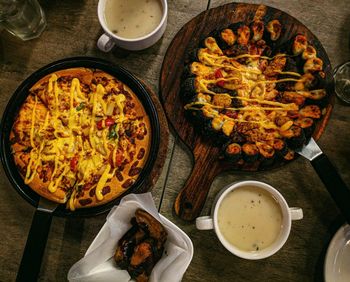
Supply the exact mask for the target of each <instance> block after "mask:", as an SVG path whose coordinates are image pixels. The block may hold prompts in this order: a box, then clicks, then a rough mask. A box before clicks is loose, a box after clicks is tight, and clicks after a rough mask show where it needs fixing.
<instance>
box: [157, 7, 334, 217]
mask: <svg viewBox="0 0 350 282" xmlns="http://www.w3.org/2000/svg"><path fill="white" fill-rule="evenodd" d="M259 7H260V5H257V4H244V3H229V4H226V5H223V6H219V7H217V8H213V9H210V10H207V11H205V12H203V13H201V14H200V15H198V16H197V17H195V18H194V19H192V20H191V21H190V22H188V23H187V24H186V25H184V26H183V27H182V28H181V30H180V31H179V32H178V33H177V34H176V36H175V37H174V39H173V40H172V42H171V44H170V46H169V48H168V50H167V52H166V54H165V58H164V61H163V65H162V70H161V78H160V97H161V99H162V103H163V105H164V108H165V111H166V114H167V117H168V119H169V120H170V123H171V124H172V126H173V127H174V129H175V131H176V132H177V134H178V135H179V137H180V139H181V140H182V142H184V143H185V145H186V146H188V148H189V149H190V150H191V151H192V153H193V158H194V168H193V170H192V172H191V174H190V176H189V178H188V180H187V181H186V183H185V185H184V187H183V189H182V190H181V191H180V192H179V195H178V197H177V198H176V200H175V203H174V209H175V213H176V214H177V215H178V216H180V218H182V219H184V220H188V221H193V220H194V219H195V218H196V217H198V215H199V214H200V212H201V210H202V207H203V205H204V203H205V200H206V196H207V194H208V192H209V189H210V186H211V184H212V181H213V180H214V178H215V177H216V176H217V175H218V174H220V173H222V172H224V171H227V170H247V171H255V170H259V169H260V170H261V167H259V163H258V162H255V163H253V164H245V165H244V166H239V165H233V164H232V163H230V162H227V161H225V160H223V159H222V158H221V159H220V156H221V154H222V152H221V150H219V149H218V148H217V147H215V145H214V144H213V142H212V141H213V140H210V138H204V137H203V136H202V135H201V134H200V133H199V132H198V130H195V126H194V125H193V124H192V123H191V121H190V120H189V119H188V117H186V114H185V110H184V102H183V100H182V99H181V95H180V88H181V83H182V79H181V78H182V73H183V71H184V66H185V65H186V64H188V63H189V62H190V60H189V59H188V57H189V56H190V55H189V54H190V53H191V51H193V50H195V49H196V48H198V47H199V46H200V45H201V44H202V41H203V40H204V39H205V38H206V37H208V36H210V34H211V33H212V32H213V31H214V30H222V29H224V28H226V27H228V26H229V25H230V24H232V23H237V22H244V23H245V24H246V25H248V26H249V25H250V23H251V22H252V21H253V18H254V16H255V14H256V11H257V10H258V8H259ZM264 7H266V6H264ZM263 19H264V21H265V22H266V23H267V22H269V21H270V20H273V19H278V20H279V21H280V22H281V24H282V30H283V32H282V34H281V37H280V39H279V40H278V46H281V45H284V44H286V42H289V41H290V40H292V39H293V38H294V36H295V35H297V34H304V35H306V37H307V38H308V41H309V42H310V43H311V45H312V46H314V47H315V48H316V50H317V56H318V57H319V58H321V59H322V60H323V62H324V71H325V73H326V83H327V85H328V86H327V88H328V92H329V93H328V94H329V103H328V105H327V106H326V108H325V110H326V111H325V114H324V116H323V118H322V120H321V121H319V122H318V123H317V127H316V130H315V132H314V135H313V136H314V138H315V139H316V140H318V139H319V137H320V136H321V134H322V132H323V130H324V128H325V125H326V124H327V122H328V119H329V116H330V113H331V111H332V108H333V104H334V96H335V94H334V91H333V75H332V67H331V64H330V61H329V58H328V56H327V53H326V52H325V50H324V48H323V46H322V44H321V43H320V41H319V40H318V39H317V38H316V37H315V35H314V34H313V33H312V32H311V31H310V30H309V29H308V28H307V27H306V26H304V25H303V24H302V23H300V22H299V21H298V20H297V19H295V18H294V17H292V16H290V15H289V14H287V13H284V12H282V11H281V10H278V9H275V8H272V7H266V15H265V16H264V17H263ZM277 48H278V47H277ZM169 66H171V69H172V71H171V72H169V71H168V69H169ZM208 139H209V140H208ZM284 163H285V162H283V161H282V160H281V161H280V162H275V163H274V165H273V166H270V167H268V169H272V168H276V167H279V166H281V165H283V164H284Z"/></svg>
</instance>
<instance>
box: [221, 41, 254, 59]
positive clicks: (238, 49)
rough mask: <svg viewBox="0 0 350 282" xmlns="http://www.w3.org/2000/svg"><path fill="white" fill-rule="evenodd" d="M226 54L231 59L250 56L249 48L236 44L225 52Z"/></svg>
mask: <svg viewBox="0 0 350 282" xmlns="http://www.w3.org/2000/svg"><path fill="white" fill-rule="evenodd" d="M224 54H225V55H226V56H229V57H236V56H239V55H244V54H248V46H247V45H242V44H237V43H236V44H234V45H232V46H230V47H229V48H228V49H226V50H224Z"/></svg>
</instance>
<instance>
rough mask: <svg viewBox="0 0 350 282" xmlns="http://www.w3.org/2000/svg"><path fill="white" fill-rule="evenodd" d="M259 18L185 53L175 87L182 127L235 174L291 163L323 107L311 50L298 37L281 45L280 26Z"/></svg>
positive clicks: (320, 69) (319, 67)
mask: <svg viewBox="0 0 350 282" xmlns="http://www.w3.org/2000/svg"><path fill="white" fill-rule="evenodd" d="M265 9H266V7H265ZM265 11H266V10H264V6H260V8H259V9H258V11H257V13H256V15H255V17H254V20H253V21H252V22H250V23H243V22H239V23H233V24H231V25H230V26H228V27H227V28H224V29H221V30H216V31H213V32H212V33H211V34H210V35H209V36H208V37H206V38H205V39H204V40H203V44H202V46H201V48H198V49H195V50H192V51H190V52H189V56H188V57H189V58H190V59H189V60H188V61H189V63H188V64H187V65H186V67H185V71H184V77H183V82H182V87H181V94H182V98H183V100H184V107H185V110H186V114H187V116H188V119H189V120H190V121H192V122H193V124H194V126H195V127H196V128H197V129H199V130H200V132H201V133H202V134H203V135H205V136H209V137H210V139H212V140H214V143H215V145H219V146H222V152H223V154H222V155H223V157H225V158H226V159H227V160H230V161H231V162H233V163H235V164H236V165H239V166H249V165H250V164H252V163H255V165H258V166H260V167H261V166H265V165H266V166H270V165H272V164H273V163H274V162H275V161H276V160H277V161H279V162H281V161H282V162H283V161H289V160H292V159H293V158H294V150H295V149H297V148H300V147H301V146H302V145H303V144H304V143H306V142H307V140H308V139H309V138H310V137H311V135H312V133H313V131H314V129H315V123H316V121H317V120H318V119H320V118H321V117H322V115H323V113H324V111H323V107H324V106H325V105H327V103H328V99H329V95H328V94H327V91H326V89H325V88H326V79H325V78H326V75H325V72H324V66H323V61H322V59H321V58H319V57H318V53H317V50H316V49H315V47H314V46H313V45H312V44H311V43H310V42H308V38H307V37H306V36H305V35H303V34H296V35H294V36H293V37H292V38H291V39H288V40H286V39H282V34H283V26H282V24H281V23H280V22H279V20H277V19H273V20H270V19H269V20H268V21H267V20H264V15H265ZM288 36H289V35H288ZM284 38H285V37H284Z"/></svg>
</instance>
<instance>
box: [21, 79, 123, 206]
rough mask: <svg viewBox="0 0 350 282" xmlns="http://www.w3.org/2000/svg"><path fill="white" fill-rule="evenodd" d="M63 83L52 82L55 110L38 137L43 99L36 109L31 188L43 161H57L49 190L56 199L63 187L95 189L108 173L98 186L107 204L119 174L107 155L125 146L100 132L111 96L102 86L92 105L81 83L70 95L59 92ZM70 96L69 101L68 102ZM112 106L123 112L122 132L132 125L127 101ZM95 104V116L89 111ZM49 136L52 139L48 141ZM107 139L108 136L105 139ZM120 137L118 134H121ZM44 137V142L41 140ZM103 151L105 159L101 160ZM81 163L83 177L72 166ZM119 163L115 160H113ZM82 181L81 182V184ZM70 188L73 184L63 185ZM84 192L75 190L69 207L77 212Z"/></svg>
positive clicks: (29, 171)
mask: <svg viewBox="0 0 350 282" xmlns="http://www.w3.org/2000/svg"><path fill="white" fill-rule="evenodd" d="M57 80H58V77H57V75H56V74H53V75H52V76H51V77H50V79H49V82H48V86H47V91H48V93H47V96H48V99H50V101H52V102H51V104H50V103H49V106H48V108H49V110H48V111H47V113H46V115H45V120H44V121H43V122H42V123H41V126H40V128H39V130H38V131H37V132H36V129H35V128H36V127H35V125H36V123H38V122H39V120H38V117H39V115H38V111H37V107H38V98H37V96H35V103H34V105H33V109H32V113H31V128H30V144H31V147H32V150H31V152H30V160H29V164H28V166H27V170H26V175H25V183H26V184H29V183H30V182H32V181H33V179H34V177H35V175H36V174H37V173H38V171H37V168H38V167H39V165H40V164H42V162H43V161H52V162H53V164H54V167H53V171H52V174H51V176H50V184H49V186H48V190H49V191H50V192H51V193H55V192H56V191H57V189H58V187H63V188H64V187H65V188H67V187H73V186H74V185H75V187H76V188H77V187H78V186H81V185H84V184H85V183H91V181H92V179H91V175H92V173H93V172H96V171H101V170H102V169H103V173H102V175H101V177H100V179H99V181H98V183H97V184H95V191H96V192H95V194H96V197H97V199H98V200H99V201H101V200H103V198H104V196H103V193H102V190H103V188H104V187H105V185H106V183H107V182H108V181H109V180H110V179H111V178H112V177H113V176H114V174H115V171H116V169H112V171H111V165H110V164H109V163H106V162H105V161H104V160H103V158H102V157H101V155H104V156H105V157H108V156H109V155H110V154H111V152H114V155H115V153H116V151H117V149H118V146H119V137H118V136H117V137H116V138H108V133H109V129H108V127H107V126H105V125H104V124H103V126H105V127H106V128H104V129H103V130H98V129H97V126H96V124H97V122H98V116H97V115H99V116H101V115H102V116H105V115H106V112H107V103H106V101H105V99H104V98H103V96H104V94H105V93H106V90H105V88H104V87H103V86H102V85H101V84H98V85H97V87H96V91H93V92H92V93H90V94H89V95H88V96H89V99H88V98H87V97H85V95H84V94H83V93H82V92H81V86H80V81H79V79H77V78H73V79H72V81H71V86H70V89H69V92H67V91H64V90H62V89H60V88H59V86H58V83H57ZM67 93H69V96H67ZM107 99H109V100H108V103H114V104H116V106H117V107H118V110H119V114H116V115H114V116H113V119H114V120H115V122H116V129H115V130H116V132H118V129H119V126H120V124H122V123H123V122H124V121H126V120H127V117H126V116H125V114H124V102H125V100H126V98H125V96H124V95H123V94H118V95H110V96H108V98H107ZM87 103H90V105H91V110H90V109H89V108H88V107H87V106H86V104H87ZM47 132H51V133H52V138H49V139H46V138H45V137H44V136H47V134H46V133H47ZM45 134H46V135H45ZM100 134H102V136H101V135H100ZM117 135H118V134H117ZM38 136H39V137H38ZM96 151H98V152H99V153H100V154H101V155H100V154H96ZM74 157H76V158H78V159H79V162H78V164H77V165H78V168H77V170H78V173H77V176H75V175H76V174H75V173H73V172H72V171H71V169H72V168H71V165H70V160H71V159H72V158H74ZM114 158H115V157H114ZM113 162H114V163H115V159H113ZM76 177H77V178H78V179H76ZM63 181H65V182H67V181H68V182H69V184H67V183H63ZM78 190H79V189H73V190H72V194H71V196H70V199H69V201H68V204H67V205H68V207H69V209H70V210H75V196H76V195H77V193H78Z"/></svg>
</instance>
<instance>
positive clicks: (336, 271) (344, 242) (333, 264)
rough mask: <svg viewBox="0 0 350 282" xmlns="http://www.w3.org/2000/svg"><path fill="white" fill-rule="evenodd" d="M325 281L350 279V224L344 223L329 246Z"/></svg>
mask: <svg viewBox="0 0 350 282" xmlns="http://www.w3.org/2000/svg"><path fill="white" fill-rule="evenodd" d="M324 278H325V282H349V281H350V225H348V224H344V225H343V226H342V227H341V228H340V229H339V230H338V231H337V233H336V234H335V235H334V237H333V239H332V241H331V243H330V244H329V246H328V250H327V254H326V260H325V264H324Z"/></svg>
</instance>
